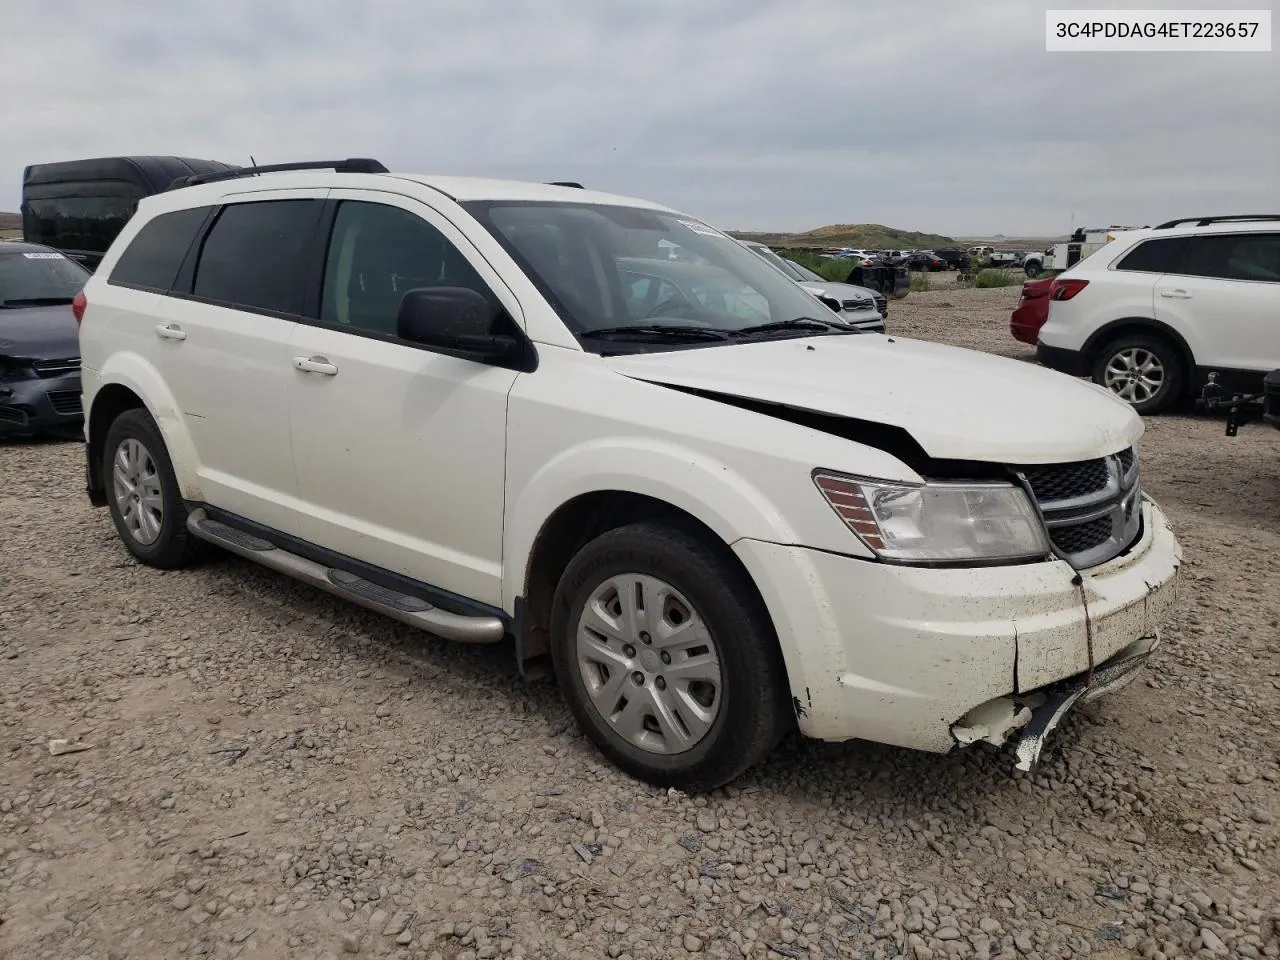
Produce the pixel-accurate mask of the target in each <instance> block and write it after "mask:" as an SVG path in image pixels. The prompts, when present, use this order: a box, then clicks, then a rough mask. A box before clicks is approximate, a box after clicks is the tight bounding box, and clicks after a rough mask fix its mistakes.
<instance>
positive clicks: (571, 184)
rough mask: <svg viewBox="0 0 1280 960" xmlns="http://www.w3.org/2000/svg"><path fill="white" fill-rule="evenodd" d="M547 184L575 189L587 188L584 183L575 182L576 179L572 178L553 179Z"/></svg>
mask: <svg viewBox="0 0 1280 960" xmlns="http://www.w3.org/2000/svg"><path fill="white" fill-rule="evenodd" d="M547 186H549V187H573V188H574V189H575V190H585V189H587V188H586V187H584V186H583V185H582V184H580V183H575V182H574V181H572V180H552V181H550V182H549V183H548V184H547Z"/></svg>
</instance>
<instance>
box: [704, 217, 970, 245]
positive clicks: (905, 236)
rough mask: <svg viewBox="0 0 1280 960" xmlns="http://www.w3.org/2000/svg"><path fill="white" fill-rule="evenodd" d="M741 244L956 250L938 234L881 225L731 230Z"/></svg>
mask: <svg viewBox="0 0 1280 960" xmlns="http://www.w3.org/2000/svg"><path fill="white" fill-rule="evenodd" d="M728 233H729V235H730V236H734V237H737V238H738V239H740V240H755V241H756V242H757V243H764V244H768V245H769V246H771V247H858V248H863V249H867V250H927V249H930V248H933V247H943V248H945V247H954V246H955V245H956V242H955V240H953V239H952V238H951V237H944V236H941V235H940V234H937V233H918V232H916V231H914V230H898V229H896V228H894V227H886V226H885V225H884V224H880V223H833V224H829V225H828V226H825V227H818V228H816V229H814V230H806V231H804V232H803V233H760V232H757V231H753V230H730V231H728Z"/></svg>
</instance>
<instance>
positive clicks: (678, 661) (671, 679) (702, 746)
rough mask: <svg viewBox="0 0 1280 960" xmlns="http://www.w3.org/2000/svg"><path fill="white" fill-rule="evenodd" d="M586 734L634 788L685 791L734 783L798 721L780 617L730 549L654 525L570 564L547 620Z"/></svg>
mask: <svg viewBox="0 0 1280 960" xmlns="http://www.w3.org/2000/svg"><path fill="white" fill-rule="evenodd" d="M551 635H552V660H553V662H554V665H555V672H556V678H557V680H558V681H559V683H560V689H561V691H562V692H563V693H564V696H565V699H566V700H567V702H568V704H569V708H570V710H571V711H572V712H573V714H574V717H575V718H576V719H577V721H578V725H579V726H580V727H581V728H582V730H583V732H584V733H585V734H586V735H587V736H588V737H589V738H590V739H591V741H592V742H593V743H594V744H595V745H596V746H597V747H598V748H599V749H600V751H601V752H602V753H603V754H604V755H605V756H606V757H607V758H608V759H609V760H610V761H612V762H613V763H614V764H615V765H616V766H618V767H619V768H621V769H622V770H624V771H625V772H627V773H628V774H630V775H631V776H633V777H636V778H637V779H640V780H644V781H647V782H649V783H652V784H655V785H657V786H660V787H677V788H680V789H682V790H686V791H701V790H710V789H714V788H715V787H719V786H723V785H724V784H726V783H728V782H729V781H731V780H733V779H735V778H736V777H737V776H739V775H740V774H741V773H743V772H744V771H745V770H747V769H748V768H749V767H752V766H754V765H755V764H756V763H758V762H759V761H761V760H763V759H764V757H765V756H766V755H767V754H768V753H769V752H770V751H771V750H772V749H773V748H774V747H775V746H776V745H777V743H778V741H779V740H780V739H781V737H782V736H783V735H784V734H785V733H786V732H787V730H788V729H789V728H790V726H791V724H792V722H793V717H792V713H791V708H790V703H789V695H788V689H787V683H786V670H785V667H784V665H783V662H782V655H781V652H780V651H779V649H778V642H777V637H776V635H775V633H774V630H773V624H772V621H771V620H770V618H769V614H768V611H767V610H766V609H765V607H764V604H763V602H762V601H761V600H760V598H759V595H758V594H757V593H756V591H755V588H754V587H753V586H752V584H751V583H750V581H749V580H748V578H747V576H746V574H745V573H744V572H743V571H742V569H741V568H740V567H739V566H738V565H737V564H736V563H734V562H733V560H732V557H731V556H729V555H728V554H727V553H726V552H725V550H724V548H723V547H720V546H719V545H718V544H717V545H716V546H714V547H713V546H711V545H710V544H708V543H707V542H705V541H704V540H703V539H702V538H700V537H698V536H696V535H694V534H692V533H689V532H686V531H684V530H681V529H678V528H674V527H671V526H666V525H663V524H659V523H654V522H643V523H635V524H631V525H629V526H625V527H620V528H618V529H616V530H611V531H609V532H608V533H605V534H602V535H601V536H599V537H597V538H596V539H595V540H592V541H591V542H590V543H588V544H587V545H586V546H585V547H583V548H582V550H581V551H580V552H579V553H578V554H577V556H575V557H574V558H573V560H572V561H570V563H569V566H568V568H567V569H566V570H565V572H564V576H563V577H562V578H561V580H560V584H559V586H558V588H557V590H556V597H555V604H554V607H553V610H552V618H551Z"/></svg>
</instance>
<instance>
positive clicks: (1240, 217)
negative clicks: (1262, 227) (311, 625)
mask: <svg viewBox="0 0 1280 960" xmlns="http://www.w3.org/2000/svg"><path fill="white" fill-rule="evenodd" d="M1250 220H1280V213H1237V214H1233V215H1231V216H1226V217H1184V218H1183V219H1181V220H1170V221H1169V222H1168V223H1162V224H1160V225H1159V226H1158V227H1156V229H1157V230H1168V229H1169V228H1170V227H1180V226H1182V224H1184V223H1194V224H1195V225H1196V226H1197V227H1207V226H1209V224H1211V223H1236V222H1241V221H1243V222H1248V221H1250Z"/></svg>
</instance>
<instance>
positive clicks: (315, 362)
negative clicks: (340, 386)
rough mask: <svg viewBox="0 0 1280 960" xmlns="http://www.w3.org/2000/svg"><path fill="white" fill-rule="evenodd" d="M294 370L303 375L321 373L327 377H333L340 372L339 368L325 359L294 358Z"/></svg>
mask: <svg viewBox="0 0 1280 960" xmlns="http://www.w3.org/2000/svg"><path fill="white" fill-rule="evenodd" d="M293 368H294V369H295V370H301V371H302V372H303V373H319V374H323V375H324V376H326V377H332V376H333V375H335V374H336V373H337V372H338V368H337V366H335V365H334V364H332V363H330V362H329V361H328V360H326V359H325V358H324V357H294V358H293Z"/></svg>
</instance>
